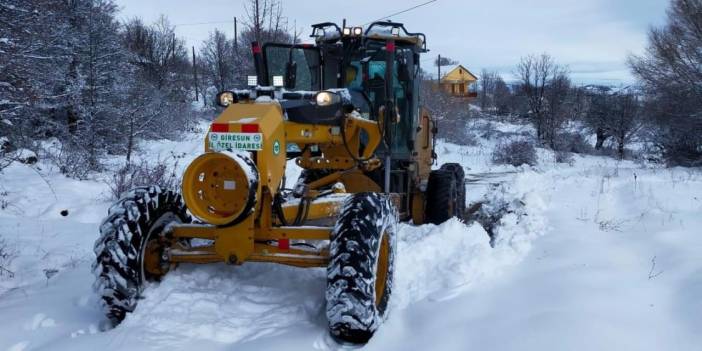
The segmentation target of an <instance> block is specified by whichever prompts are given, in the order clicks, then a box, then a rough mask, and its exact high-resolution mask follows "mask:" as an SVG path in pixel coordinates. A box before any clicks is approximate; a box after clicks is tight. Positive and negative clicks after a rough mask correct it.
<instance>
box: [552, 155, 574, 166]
mask: <svg viewBox="0 0 702 351" xmlns="http://www.w3.org/2000/svg"><path fill="white" fill-rule="evenodd" d="M554 158H555V160H556V162H558V163H567V164H569V165H571V166H572V165H573V164H574V163H575V159H574V158H573V153H571V152H568V151H555V152H554Z"/></svg>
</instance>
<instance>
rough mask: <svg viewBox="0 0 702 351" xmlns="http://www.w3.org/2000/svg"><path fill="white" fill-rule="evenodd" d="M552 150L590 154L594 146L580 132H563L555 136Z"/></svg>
mask: <svg viewBox="0 0 702 351" xmlns="http://www.w3.org/2000/svg"><path fill="white" fill-rule="evenodd" d="M554 146H555V150H554V151H563V152H572V153H575V154H592V153H593V152H594V148H593V147H592V145H590V144H589V143H588V142H587V140H585V137H584V136H583V135H582V134H580V133H571V132H563V133H560V134H558V136H556V143H555V145H554Z"/></svg>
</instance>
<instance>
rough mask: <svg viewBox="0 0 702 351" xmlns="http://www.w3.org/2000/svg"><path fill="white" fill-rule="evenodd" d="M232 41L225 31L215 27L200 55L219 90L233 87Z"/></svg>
mask: <svg viewBox="0 0 702 351" xmlns="http://www.w3.org/2000/svg"><path fill="white" fill-rule="evenodd" d="M232 49H233V48H232V41H231V40H228V39H227V37H226V36H225V35H224V33H223V32H221V31H219V30H218V29H215V31H214V32H212V33H210V37H209V38H208V39H207V40H206V41H205V42H204V43H203V46H202V49H201V51H200V56H201V57H202V61H203V63H204V65H205V67H206V70H205V72H204V73H205V74H207V76H208V77H209V79H210V84H212V85H213V86H214V87H215V88H216V89H217V91H222V90H225V89H229V88H232V87H233V79H234V67H235V65H236V63H235V61H234V56H233V55H234V50H232Z"/></svg>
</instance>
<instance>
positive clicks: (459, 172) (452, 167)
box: [441, 163, 466, 219]
mask: <svg viewBox="0 0 702 351" xmlns="http://www.w3.org/2000/svg"><path fill="white" fill-rule="evenodd" d="M441 169H443V170H445V171H450V172H451V173H453V177H454V178H455V179H456V191H457V194H456V213H455V214H454V216H455V217H457V218H458V219H465V213H466V173H465V171H464V170H463V166H461V165H460V164H458V163H446V164H444V165H442V166H441Z"/></svg>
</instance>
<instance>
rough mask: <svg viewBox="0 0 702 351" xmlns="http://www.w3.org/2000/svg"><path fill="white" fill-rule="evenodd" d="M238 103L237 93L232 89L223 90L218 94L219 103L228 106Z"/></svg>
mask: <svg viewBox="0 0 702 351" xmlns="http://www.w3.org/2000/svg"><path fill="white" fill-rule="evenodd" d="M235 103H236V95H234V93H233V92H231V91H223V92H221V93H219V94H217V105H219V106H222V107H227V106H229V105H231V104H235Z"/></svg>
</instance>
